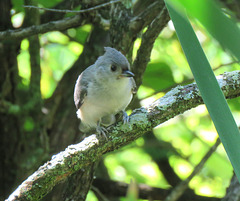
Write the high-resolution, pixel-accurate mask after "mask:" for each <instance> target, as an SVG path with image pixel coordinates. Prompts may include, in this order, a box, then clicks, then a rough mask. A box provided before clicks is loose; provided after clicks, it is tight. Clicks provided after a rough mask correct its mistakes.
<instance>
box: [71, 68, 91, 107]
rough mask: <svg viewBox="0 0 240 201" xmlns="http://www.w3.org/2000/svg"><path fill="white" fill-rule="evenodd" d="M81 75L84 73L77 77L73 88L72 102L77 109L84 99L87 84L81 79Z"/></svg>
mask: <svg viewBox="0 0 240 201" xmlns="http://www.w3.org/2000/svg"><path fill="white" fill-rule="evenodd" d="M83 74H84V72H83V73H81V74H80V75H79V77H78V79H77V82H76V85H75V88H74V102H75V105H76V108H77V109H79V108H80V107H81V106H82V104H83V102H84V98H85V97H86V96H87V88H88V83H87V82H86V81H85V80H84V79H82V77H83Z"/></svg>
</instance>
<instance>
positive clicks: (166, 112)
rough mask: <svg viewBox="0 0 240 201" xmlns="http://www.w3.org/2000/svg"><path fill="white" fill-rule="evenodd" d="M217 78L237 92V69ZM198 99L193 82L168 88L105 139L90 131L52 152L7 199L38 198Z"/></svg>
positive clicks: (233, 93) (228, 93)
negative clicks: (82, 137) (53, 153)
mask: <svg viewBox="0 0 240 201" xmlns="http://www.w3.org/2000/svg"><path fill="white" fill-rule="evenodd" d="M218 82H219V85H220V87H221V88H222V90H223V93H224V95H225V96H226V97H227V98H233V97H237V96H240V71H233V72H227V73H224V74H223V75H220V76H218ZM202 103H203V101H202V98H201V96H200V93H199V90H198V88H197V86H196V84H195V83H193V84H189V85H186V86H178V87H176V88H174V89H172V90H171V91H169V92H168V93H167V94H166V95H165V96H163V97H162V98H160V99H158V100H156V101H155V102H154V103H152V104H151V105H150V106H149V107H141V108H139V109H136V110H134V111H133V113H132V115H131V116H130V121H129V123H128V124H122V122H118V123H117V124H116V125H115V126H111V127H109V128H108V131H109V137H108V140H106V139H105V138H103V137H100V136H96V135H95V134H93V135H91V136H89V137H87V138H85V139H84V140H83V141H82V142H80V143H78V144H75V145H70V146H69V147H68V148H66V150H65V151H63V152H60V153H59V154H57V155H54V156H53V157H52V159H51V161H49V162H47V163H45V164H44V165H43V166H41V167H40V168H39V169H38V170H37V171H36V172H35V173H34V174H32V175H31V176H30V177H28V179H26V180H25V181H24V182H23V183H22V184H21V185H20V186H19V187H18V188H17V189H16V190H15V191H14V192H13V193H12V194H11V195H10V197H9V198H8V201H10V200H39V199H41V198H42V197H43V196H44V195H46V194H47V193H49V192H50V191H51V190H52V188H53V187H54V186H55V185H56V184H58V183H60V182H61V181H64V180H66V178H68V177H69V176H70V175H72V174H73V173H75V172H76V171H78V170H80V169H81V170H82V171H84V168H86V167H88V166H89V164H91V163H93V162H95V161H96V160H98V159H99V158H100V157H101V156H102V155H103V154H105V153H107V152H111V151H113V150H116V149H118V148H120V147H123V146H124V145H127V144H129V143H131V142H132V141H134V140H135V139H137V138H139V137H141V136H142V135H143V134H144V133H146V132H147V131H150V130H152V129H153V128H154V127H155V126H157V125H159V124H161V123H163V122H165V121H167V120H168V119H170V118H173V117H175V116H177V115H179V114H181V113H183V112H185V111H187V110H189V109H191V108H193V107H196V106H198V105H200V104H202Z"/></svg>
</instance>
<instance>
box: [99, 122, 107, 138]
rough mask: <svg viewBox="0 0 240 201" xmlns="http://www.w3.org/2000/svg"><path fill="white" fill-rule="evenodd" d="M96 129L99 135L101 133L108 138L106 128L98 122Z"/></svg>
mask: <svg viewBox="0 0 240 201" xmlns="http://www.w3.org/2000/svg"><path fill="white" fill-rule="evenodd" d="M96 131H97V133H98V134H99V135H103V136H104V137H105V138H106V139H107V140H108V138H107V135H106V134H108V130H107V129H106V128H104V127H101V126H100V124H98V126H97V128H96Z"/></svg>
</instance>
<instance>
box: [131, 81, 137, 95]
mask: <svg viewBox="0 0 240 201" xmlns="http://www.w3.org/2000/svg"><path fill="white" fill-rule="evenodd" d="M130 79H131V82H132V93H133V94H135V93H137V85H136V82H135V80H134V79H133V78H132V77H131V78H130Z"/></svg>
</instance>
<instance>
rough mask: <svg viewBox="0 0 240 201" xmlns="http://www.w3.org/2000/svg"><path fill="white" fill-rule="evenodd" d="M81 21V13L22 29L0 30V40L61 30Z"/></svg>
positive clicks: (74, 25)
mask: <svg viewBox="0 0 240 201" xmlns="http://www.w3.org/2000/svg"><path fill="white" fill-rule="evenodd" d="M82 23H83V21H82V17H81V15H76V16H73V17H68V18H65V19H62V20H57V21H51V22H48V23H45V24H41V25H33V26H30V27H27V28H24V29H17V30H7V31H2V32H0V40H6V39H22V38H26V37H29V36H31V35H34V34H41V33H46V32H49V31H61V30H65V29H68V28H72V27H76V26H80V25H82Z"/></svg>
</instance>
